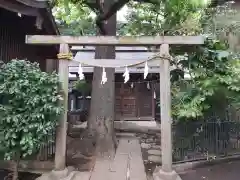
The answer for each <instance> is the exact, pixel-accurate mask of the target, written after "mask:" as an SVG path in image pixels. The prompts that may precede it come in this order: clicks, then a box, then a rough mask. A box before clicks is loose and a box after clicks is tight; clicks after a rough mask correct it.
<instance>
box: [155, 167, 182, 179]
mask: <svg viewBox="0 0 240 180" xmlns="http://www.w3.org/2000/svg"><path fill="white" fill-rule="evenodd" d="M153 179H154V180H182V179H181V177H180V176H179V175H178V174H177V173H176V172H175V171H172V172H164V171H162V170H161V169H160V170H158V171H157V172H154V173H153Z"/></svg>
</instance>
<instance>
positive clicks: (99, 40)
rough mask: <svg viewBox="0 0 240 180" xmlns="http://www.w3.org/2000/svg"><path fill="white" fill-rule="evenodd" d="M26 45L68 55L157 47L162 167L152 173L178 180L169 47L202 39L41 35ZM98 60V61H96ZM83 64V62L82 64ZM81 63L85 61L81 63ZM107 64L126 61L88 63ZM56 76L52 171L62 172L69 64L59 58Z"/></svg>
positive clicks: (163, 179) (166, 179)
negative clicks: (58, 99)
mask: <svg viewBox="0 0 240 180" xmlns="http://www.w3.org/2000/svg"><path fill="white" fill-rule="evenodd" d="M26 43H27V44H45V45H50V44H51V45H53V44H60V54H62V55H64V54H65V55H66V54H69V52H70V51H69V47H68V44H70V45H90V46H91V45H92V46H99V45H105V46H157V45H161V46H160V55H161V57H163V58H160V62H158V63H159V64H160V72H159V73H160V104H161V149H162V151H161V152H162V168H161V170H159V171H158V172H156V173H155V174H154V179H155V180H180V179H181V178H180V177H179V176H178V175H177V173H176V172H175V171H174V170H173V168H172V118H171V91H170V62H169V60H166V59H167V58H164V57H168V56H170V55H169V44H170V45H171V44H179V45H181V44H182V45H196V44H203V43H204V37H202V36H156V37H146V36H145V37H115V36H90V37H89V36H80V37H71V36H44V35H33V36H30V35H27V36H26ZM99 60H101V62H100V61H99ZM85 62H86V61H85ZM83 63H84V62H83ZM99 63H100V64H102V65H107V67H116V63H117V64H118V65H119V66H122V67H124V66H126V65H125V64H126V61H123V60H111V59H95V60H91V64H92V65H93V66H94V65H97V64H99ZM127 64H136V60H129V61H128V63H127ZM59 77H60V80H61V82H62V86H63V90H64V94H65V96H64V100H63V104H64V108H65V110H66V111H65V113H64V114H63V116H62V118H61V121H60V125H59V130H58V133H57V140H56V154H55V170H56V171H61V170H64V169H65V167H66V165H65V159H66V155H65V154H66V132H67V104H68V97H67V94H68V61H66V59H65V60H64V57H62V58H60V59H59Z"/></svg>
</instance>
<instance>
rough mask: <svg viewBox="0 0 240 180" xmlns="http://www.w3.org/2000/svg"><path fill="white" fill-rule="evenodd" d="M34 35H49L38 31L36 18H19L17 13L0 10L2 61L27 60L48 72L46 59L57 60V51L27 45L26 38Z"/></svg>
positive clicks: (45, 47) (51, 48)
mask: <svg viewBox="0 0 240 180" xmlns="http://www.w3.org/2000/svg"><path fill="white" fill-rule="evenodd" d="M34 34H38V35H41V34H47V32H46V31H45V30H44V29H43V30H37V28H36V26H35V18H34V17H29V16H22V17H19V16H18V14H17V13H14V12H10V11H7V10H5V9H2V8H0V60H2V61H3V62H8V61H10V60H11V59H16V58H17V59H27V60H29V61H32V62H33V61H35V62H38V63H39V64H40V68H41V69H42V70H46V66H47V64H46V59H55V58H56V54H57V51H56V50H57V49H56V48H55V47H54V46H39V45H28V44H25V36H26V35H34ZM56 66H57V64H56V65H55V66H54V67H53V68H56Z"/></svg>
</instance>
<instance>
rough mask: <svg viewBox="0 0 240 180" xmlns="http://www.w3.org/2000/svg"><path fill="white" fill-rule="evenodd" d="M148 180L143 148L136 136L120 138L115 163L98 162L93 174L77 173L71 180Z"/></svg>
mask: <svg viewBox="0 0 240 180" xmlns="http://www.w3.org/2000/svg"><path fill="white" fill-rule="evenodd" d="M79 179H81V180H147V177H146V173H145V167H144V164H143V159H142V153H141V147H140V143H139V140H138V138H136V137H134V136H126V137H120V140H119V145H118V148H117V152H116V156H115V159H114V160H113V161H103V160H96V163H95V166H94V168H93V170H92V172H76V173H75V174H74V175H73V177H72V178H71V180H79Z"/></svg>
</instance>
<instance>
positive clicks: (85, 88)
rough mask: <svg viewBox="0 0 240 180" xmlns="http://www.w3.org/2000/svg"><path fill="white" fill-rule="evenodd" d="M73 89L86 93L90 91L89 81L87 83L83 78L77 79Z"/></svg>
mask: <svg viewBox="0 0 240 180" xmlns="http://www.w3.org/2000/svg"><path fill="white" fill-rule="evenodd" d="M73 89H74V90H77V91H79V92H81V93H83V94H87V93H89V92H90V91H91V86H90V84H89V83H87V82H86V81H85V80H77V81H76V82H75V83H74V84H73Z"/></svg>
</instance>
